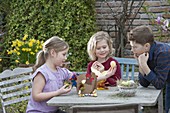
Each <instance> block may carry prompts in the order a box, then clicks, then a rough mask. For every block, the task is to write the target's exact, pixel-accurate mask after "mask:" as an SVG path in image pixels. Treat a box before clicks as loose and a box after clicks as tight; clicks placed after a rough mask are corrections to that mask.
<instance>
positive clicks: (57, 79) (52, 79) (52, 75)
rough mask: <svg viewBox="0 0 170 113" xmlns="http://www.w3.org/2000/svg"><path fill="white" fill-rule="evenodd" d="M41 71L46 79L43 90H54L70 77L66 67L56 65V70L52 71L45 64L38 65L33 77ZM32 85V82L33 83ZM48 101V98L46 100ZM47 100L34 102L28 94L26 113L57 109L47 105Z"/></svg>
mask: <svg viewBox="0 0 170 113" xmlns="http://www.w3.org/2000/svg"><path fill="white" fill-rule="evenodd" d="M39 72H40V73H41V74H42V75H43V76H44V78H45V81H46V84H45V86H44V89H43V92H51V91H56V90H58V89H59V88H61V87H62V86H63V85H64V81H65V80H68V79H69V78H71V75H72V72H70V71H69V70H68V69H66V68H60V67H57V71H56V72H52V71H51V70H50V69H49V68H48V66H47V65H46V64H44V65H42V66H41V67H39V68H38V69H37V70H36V71H35V72H34V73H33V75H32V76H33V78H34V77H35V76H36V75H37V73H39ZM33 85H34V84H33ZM47 101H48V100H47ZM47 101H43V102H36V101H34V100H33V98H32V94H31V96H30V100H29V102H28V105H27V110H26V113H53V112H54V111H56V110H57V107H56V106H54V107H53V106H48V105H47Z"/></svg>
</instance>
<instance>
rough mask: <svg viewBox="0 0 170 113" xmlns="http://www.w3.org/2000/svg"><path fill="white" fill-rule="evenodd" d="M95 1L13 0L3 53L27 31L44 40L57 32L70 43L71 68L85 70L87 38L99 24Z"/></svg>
mask: <svg viewBox="0 0 170 113" xmlns="http://www.w3.org/2000/svg"><path fill="white" fill-rule="evenodd" d="M94 4H95V0H76V1H75V0H11V2H10V8H9V9H11V10H10V12H9V13H8V14H7V16H6V31H7V33H6V35H5V38H4V39H5V41H4V44H3V47H4V51H3V54H6V50H8V49H9V48H10V47H11V44H12V41H13V40H15V39H21V38H22V37H23V36H24V35H25V34H28V35H29V38H33V39H38V40H44V41H45V40H46V39H48V38H50V37H52V36H54V35H57V36H59V37H61V38H63V39H64V40H66V41H67V42H68V43H69V45H70V50H69V57H68V61H70V62H71V68H70V69H71V70H82V69H83V68H85V67H86V65H87V62H88V55H87V52H86V48H87V42H88V40H89V38H90V37H91V35H92V34H93V33H94V32H95V28H96V26H95V5H94ZM12 60H14V59H11V62H12Z"/></svg>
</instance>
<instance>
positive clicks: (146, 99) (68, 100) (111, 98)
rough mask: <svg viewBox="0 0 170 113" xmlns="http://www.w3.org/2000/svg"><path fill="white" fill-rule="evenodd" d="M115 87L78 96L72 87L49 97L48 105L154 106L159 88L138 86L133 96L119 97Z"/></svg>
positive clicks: (159, 92) (159, 91)
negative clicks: (91, 94)
mask: <svg viewBox="0 0 170 113" xmlns="http://www.w3.org/2000/svg"><path fill="white" fill-rule="evenodd" d="M117 93H118V89H117V87H109V90H97V95H98V96H97V97H79V96H78V95H77V92H76V88H75V87H74V88H73V89H72V91H71V92H69V93H68V94H65V95H60V96H56V97H53V98H51V99H50V100H49V101H48V102H47V104H48V105H49V106H73V105H104V104H129V103H137V104H140V105H141V106H155V105H156V103H157V100H158V97H159V95H160V94H161V90H156V89H155V88H154V87H152V86H150V87H148V88H144V87H142V86H139V87H138V88H137V91H136V94H135V96H133V97H120V96H117V95H116V94H117Z"/></svg>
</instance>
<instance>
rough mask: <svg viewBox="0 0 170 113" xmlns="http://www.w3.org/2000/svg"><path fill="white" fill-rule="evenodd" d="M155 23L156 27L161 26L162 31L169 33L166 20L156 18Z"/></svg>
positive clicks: (169, 27)
mask: <svg viewBox="0 0 170 113" xmlns="http://www.w3.org/2000/svg"><path fill="white" fill-rule="evenodd" d="M156 22H157V24H158V25H161V27H162V29H163V30H164V31H170V25H169V20H168V19H164V18H163V17H161V16H158V18H157V19H156Z"/></svg>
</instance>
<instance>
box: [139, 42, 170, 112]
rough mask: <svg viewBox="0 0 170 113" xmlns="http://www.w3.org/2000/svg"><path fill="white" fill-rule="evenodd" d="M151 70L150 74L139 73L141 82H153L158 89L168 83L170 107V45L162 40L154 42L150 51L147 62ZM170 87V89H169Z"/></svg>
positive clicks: (145, 83) (167, 98)
mask: <svg viewBox="0 0 170 113" xmlns="http://www.w3.org/2000/svg"><path fill="white" fill-rule="evenodd" d="M147 64H148V66H149V68H150V70H151V72H150V73H149V74H148V75H144V76H143V75H142V74H141V73H139V83H140V84H141V85H142V86H144V87H147V86H149V85H150V84H152V85H153V86H154V87H155V88H156V89H162V88H164V86H165V85H166V86H167V87H166V90H168V91H166V92H167V93H168V94H166V98H165V102H166V103H165V109H166V110H167V109H169V108H170V96H168V95H170V92H169V91H170V46H169V45H168V44H165V43H161V42H156V41H155V42H154V43H153V44H152V45H151V48H150V51H149V59H148V62H147ZM168 88H169V89H168Z"/></svg>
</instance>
